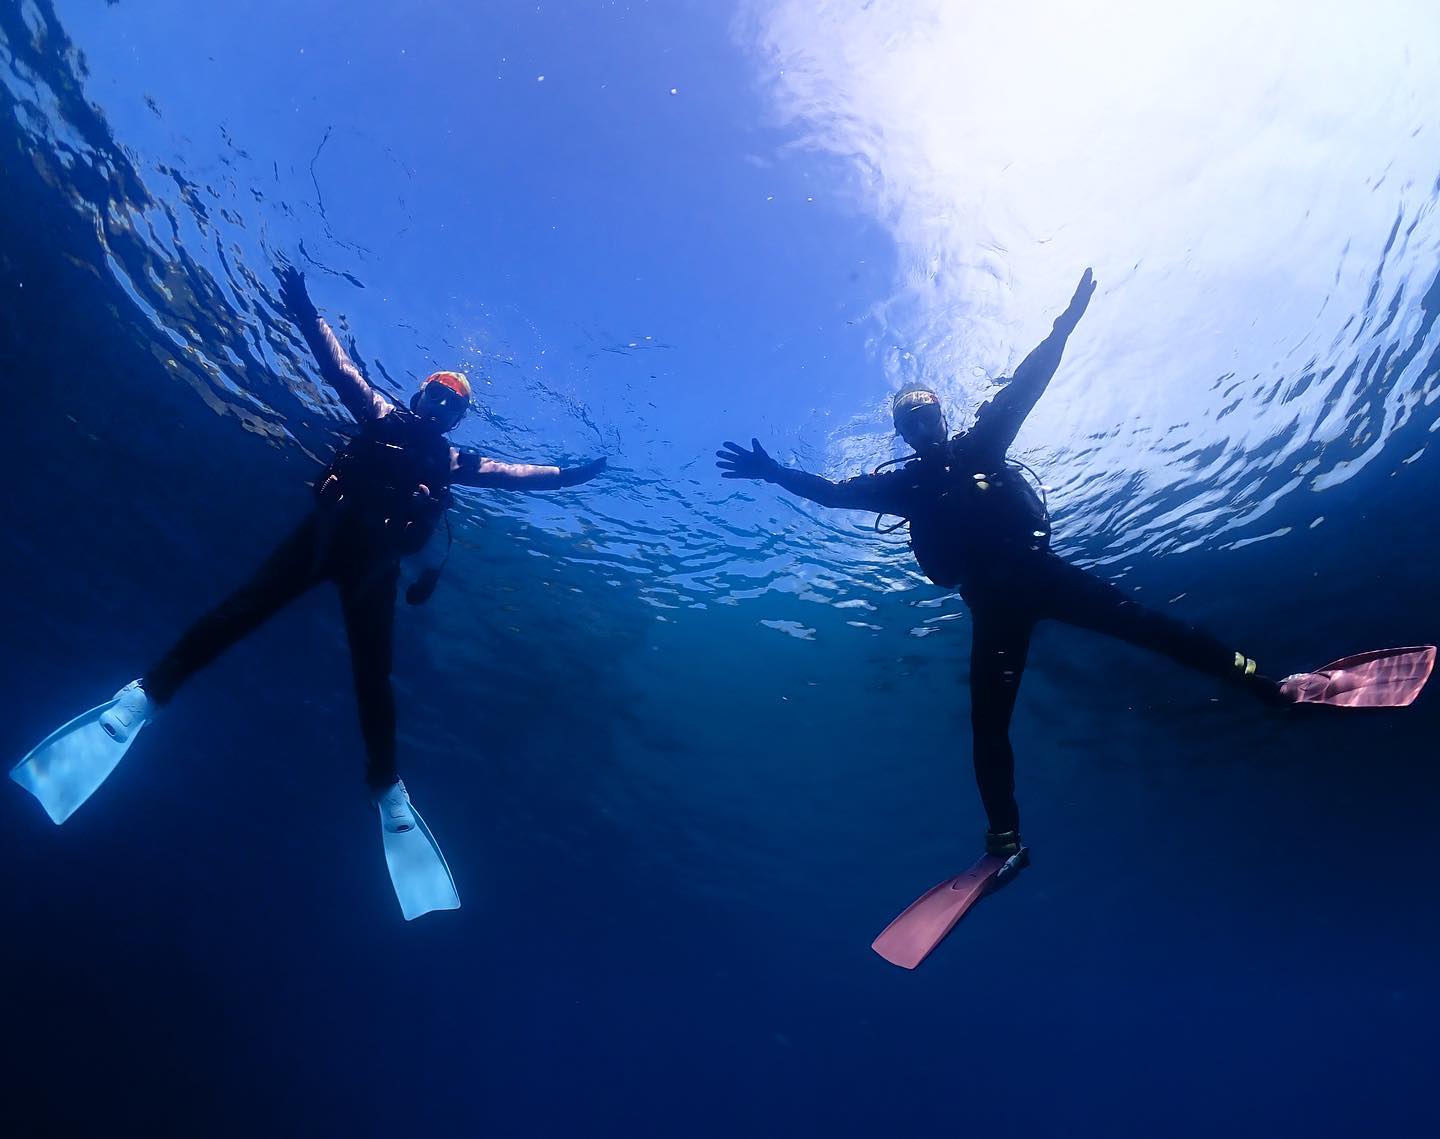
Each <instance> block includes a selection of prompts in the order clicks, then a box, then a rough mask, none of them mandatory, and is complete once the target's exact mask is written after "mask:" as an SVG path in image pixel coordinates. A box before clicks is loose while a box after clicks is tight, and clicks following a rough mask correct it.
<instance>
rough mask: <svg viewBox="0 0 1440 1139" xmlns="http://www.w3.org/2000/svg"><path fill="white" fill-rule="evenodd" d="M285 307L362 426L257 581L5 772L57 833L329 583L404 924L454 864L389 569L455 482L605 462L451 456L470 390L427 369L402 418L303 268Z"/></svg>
mask: <svg viewBox="0 0 1440 1139" xmlns="http://www.w3.org/2000/svg"><path fill="white" fill-rule="evenodd" d="M280 281H281V288H280V294H281V298H282V300H283V301H284V303H285V305H286V306H287V308H288V310H289V313H290V315H291V317H292V319H294V320H295V322H296V324H297V326H298V327H299V329H300V331H301V332H302V333H303V334H304V337H305V341H306V343H307V344H308V345H309V346H310V349H311V351H312V352H313V353H314V354H315V358H316V361H317V362H318V364H319V366H320V373H321V375H322V376H324V378H325V380H326V381H327V382H328V383H329V384H330V385H331V386H332V387H333V388H334V389H335V391H336V393H337V394H338V395H339V396H340V399H341V402H342V403H344V405H345V407H346V409H347V410H348V411H349V412H350V414H351V415H352V416H354V418H355V420H356V422H357V423H358V424H359V431H358V432H357V433H356V434H355V436H354V437H353V438H351V439H350V440H349V441H348V442H347V443H346V444H345V445H344V446H342V447H341V448H340V450H339V451H338V453H337V454H336V455H335V458H334V460H333V461H332V462H331V464H330V466H329V467H328V468H327V469H326V470H325V472H324V473H323V474H322V475H321V477H320V479H319V480H318V481H317V482H316V484H315V493H316V508H315V509H314V510H313V511H311V512H310V513H309V514H308V515H307V516H306V517H305V519H304V520H303V521H302V522H301V523H300V525H299V526H298V527H296V529H295V530H294V531H293V532H292V533H291V534H290V535H289V536H288V537H287V538H285V539H284V540H283V541H282V542H281V543H280V545H279V546H278V547H277V548H276V549H275V550H274V552H273V553H271V555H270V557H269V558H268V559H266V561H265V562H264V564H262V565H261V567H260V569H259V570H258V571H257V572H256V574H255V575H254V576H253V577H252V578H251V579H250V580H249V581H248V582H247V583H245V584H244V585H242V586H241V587H240V588H239V589H238V590H237V591H236V592H234V593H233V594H231V595H230V596H229V597H228V598H226V599H225V600H224V601H222V602H221V603H220V604H219V605H218V606H217V607H216V608H215V609H213V610H211V611H210V612H209V613H207V614H206V615H205V616H204V617H202V618H201V619H200V620H199V621H198V622H197V623H196V624H195V625H193V626H192V627H191V628H190V629H189V630H188V631H187V632H186V633H185V634H184V635H183V636H182V637H181V638H180V639H179V640H178V641H177V642H176V643H175V645H174V646H173V647H172V648H171V649H170V651H169V652H167V653H166V654H165V656H164V657H162V658H161V660H160V661H159V662H158V663H157V664H156V665H155V666H154V667H153V668H152V669H150V670H149V671H148V672H147V673H146V674H145V675H144V677H142V678H141V679H140V680H137V681H134V682H132V683H131V684H129V685H127V686H126V687H125V688H123V689H122V690H121V691H120V692H119V693H117V694H116V696H115V698H114V699H113V700H112V701H110V702H109V703H108V704H104V705H101V706H100V707H98V708H94V709H92V710H91V711H89V712H87V713H85V714H84V715H83V716H80V717H79V718H78V719H76V720H73V721H72V722H71V723H69V724H66V725H65V726H64V727H63V728H61V729H60V730H59V731H57V732H55V733H54V734H53V735H51V736H50V737H48V738H47V739H46V740H44V741H43V742H42V743H41V744H40V745H39V746H38V747H37V748H36V749H35V750H34V751H33V752H31V753H30V755H28V756H27V757H26V758H25V759H23V760H22V761H21V762H20V763H19V764H18V765H17V766H16V767H15V769H14V770H13V771H12V772H11V776H12V778H14V779H15V781H16V782H17V783H20V784H21V785H22V786H23V787H25V788H26V789H28V790H29V791H31V792H32V793H33V794H34V795H35V797H36V798H38V799H39V800H40V802H41V803H42V804H43V805H44V807H45V809H46V811H47V812H48V813H49V814H50V817H51V818H52V819H54V820H55V822H57V823H62V822H64V821H65V820H66V819H67V818H69V816H70V815H71V813H72V812H74V811H75V809H76V808H77V807H79V806H80V805H81V804H82V803H83V802H85V800H86V799H87V798H88V797H89V796H90V795H91V794H92V793H93V792H94V791H95V789H96V788H97V787H99V785H100V784H101V782H102V781H103V780H104V779H105V778H106V776H108V775H109V774H110V772H111V771H112V770H113V769H114V767H115V765H116V764H117V763H118V762H119V761H120V758H121V757H122V756H123V755H124V754H125V751H126V749H127V748H128V747H129V746H130V743H131V741H132V740H133V739H134V738H135V735H136V734H137V733H138V732H139V731H140V729H141V728H143V727H144V726H145V725H146V724H147V723H148V722H149V721H150V719H151V718H152V716H153V715H154V713H155V711H156V710H157V709H158V708H159V707H161V706H163V705H164V704H166V703H167V702H168V701H169V700H170V699H171V698H172V697H173V696H174V695H175V693H176V692H177V691H178V690H179V688H180V687H181V685H183V684H184V683H185V681H186V680H188V679H189V678H190V677H191V676H193V675H194V674H195V673H196V672H198V671H199V670H200V669H202V668H204V667H205V666H206V665H207V664H209V663H210V662H211V661H213V660H214V659H215V658H216V657H218V656H219V655H220V654H221V653H223V652H224V651H225V650H226V649H227V648H229V647H230V646H231V645H233V644H235V643H236V642H237V641H239V640H241V639H242V638H243V637H245V636H246V635H247V634H249V633H250V632H252V631H254V630H255V629H256V628H257V627H258V626H260V625H261V624H262V623H263V622H264V621H266V620H267V619H268V618H269V617H271V616H273V615H274V614H275V613H276V612H278V611H279V610H280V609H282V608H283V607H284V606H286V605H287V604H289V603H290V602H291V601H294V600H295V599H296V598H298V597H299V596H301V595H302V594H303V593H305V592H307V591H308V590H310V589H312V588H314V587H315V586H317V585H319V584H320V583H322V582H327V581H328V582H333V583H334V584H335V586H336V588H337V589H338V590H339V593H340V608H341V612H342V614H343V616H344V621H345V631H346V634H347V636H348V639H349V642H350V659H351V666H352V671H353V674H354V683H355V695H356V699H357V703H358V707H359V714H360V728H361V733H362V735H363V737H364V740H365V751H366V759H367V762H366V769H365V777H366V781H367V783H368V784H369V786H370V790H371V793H372V794H373V796H374V799H375V803H376V805H377V807H378V808H379V812H380V818H381V833H382V839H383V842H384V849H385V858H386V863H387V865H388V867H389V870H390V875H391V879H392V881H393V883H394V886H395V892H396V895H397V897H398V898H399V900H400V905H401V909H402V911H403V912H404V914H405V917H406V918H407V919H409V918H413V917H417V916H419V915H420V914H422V913H426V912H428V911H430V910H433V909H454V908H455V907H457V906H458V905H459V904H460V899H459V897H458V896H457V895H456V893H455V887H454V883H453V882H452V880H451V877H450V872H449V869H448V868H447V867H446V865H445V860H444V857H443V856H442V855H441V854H440V850H439V847H438V846H437V845H436V844H435V841H434V839H433V838H432V837H431V836H430V832H429V830H428V829H427V828H426V826H425V822H424V820H423V819H421V817H420V815H419V813H418V812H417V811H416V810H415V808H414V807H413V806H412V805H411V803H410V799H409V795H408V794H407V792H406V790H405V785H404V783H402V782H401V781H400V777H399V773H398V771H397V769H396V762H395V697H394V692H393V690H392V688H391V682H390V666H391V649H392V637H393V629H394V621H395V595H396V588H397V584H398V580H399V574H400V563H401V560H402V559H403V558H406V557H407V556H411V555H416V554H420V553H421V552H422V551H425V550H427V547H433V545H434V544H435V543H436V542H437V541H438V538H437V528H438V527H439V526H440V523H441V521H442V519H443V518H444V516H445V511H446V508H447V507H448V506H449V505H450V500H451V496H450V488H451V487H452V486H471V487H494V488H503V489H508V490H547V489H553V488H560V487H568V486H575V485H576V484H578V483H582V482H585V481H587V480H589V479H591V478H593V477H595V475H597V474H599V473H600V471H602V470H603V469H604V467H605V460H604V459H597V460H595V461H594V462H591V463H587V464H585V465H584V466H581V467H576V468H572V469H568V470H562V469H561V468H559V467H553V466H536V465H531V464H525V463H502V462H497V461H495V460H493V459H487V458H483V457H482V456H480V455H479V454H478V453H476V452H475V451H471V450H467V449H462V448H457V447H454V446H452V445H451V443H450V441H449V440H448V439H447V438H446V433H447V432H449V431H452V430H454V429H455V428H456V427H457V426H458V425H459V424H460V421H461V420H462V419H463V418H464V417H465V414H466V412H467V410H468V408H469V401H470V385H469V383H468V381H467V380H466V379H465V377H464V376H463V375H461V374H460V373H458V372H436V373H434V374H433V375H431V376H430V377H429V378H428V379H426V380H425V381H424V383H423V384H422V385H421V387H420V390H419V391H418V392H416V394H415V395H414V397H413V398H412V399H411V400H410V405H409V407H408V408H405V407H398V406H396V405H395V404H394V403H392V402H391V401H390V400H389V399H387V398H386V397H385V396H384V395H383V394H381V393H380V392H379V391H377V390H376V389H375V388H374V387H372V386H371V385H370V383H369V382H368V381H366V379H365V378H364V377H363V376H362V375H361V374H360V371H359V369H358V368H356V366H355V364H354V363H353V361H351V359H350V358H349V356H348V355H347V354H346V352H345V350H344V349H343V348H342V347H341V346H340V342H339V341H338V340H337V339H336V338H335V334H334V333H333V332H332V331H331V329H330V327H329V325H327V324H326V322H325V321H324V320H323V319H322V318H321V317H320V315H319V313H318V312H317V311H316V309H315V306H314V304H313V303H312V302H311V300H310V297H309V295H308V294H307V292H306V289H305V281H304V278H303V277H302V276H301V274H300V273H299V272H297V271H296V270H294V269H291V268H288V267H287V268H285V269H284V270H282V271H281V273H280ZM436 581H438V566H436V565H434V564H432V565H430V566H428V567H427V569H426V570H425V571H423V572H422V574H421V577H420V579H419V580H418V581H416V583H415V584H413V585H412V586H411V587H410V589H409V590H408V591H407V598H408V599H409V600H410V601H411V602H413V603H418V602H421V601H423V600H425V599H426V598H427V597H428V596H429V593H430V592H431V591H433V589H434V588H435V583H436Z"/></svg>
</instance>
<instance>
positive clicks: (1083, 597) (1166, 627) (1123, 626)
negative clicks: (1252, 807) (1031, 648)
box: [1040, 556, 1278, 697]
mask: <svg viewBox="0 0 1440 1139" xmlns="http://www.w3.org/2000/svg"><path fill="white" fill-rule="evenodd" d="M1043 580H1044V585H1043V587H1042V588H1041V590H1040V594H1041V596H1042V598H1043V602H1042V603H1043V605H1044V607H1045V610H1044V611H1045V616H1047V617H1053V618H1055V619H1056V620H1059V621H1064V622H1065V623H1066V624H1070V625H1077V626H1079V627H1080V628H1082V629H1089V630H1091V631H1093V632H1096V633H1104V634H1105V635H1107V636H1111V637H1117V638H1119V639H1120V640H1122V641H1126V642H1128V643H1129V644H1132V645H1137V646H1139V647H1140V648H1142V649H1149V650H1150V651H1151V652H1156V653H1160V654H1161V655H1162V656H1166V657H1169V658H1170V659H1171V660H1173V661H1175V662H1176V663H1177V664H1182V665H1184V666H1186V667H1187V668H1193V669H1195V670H1196V671H1198V672H1204V673H1208V674H1209V675H1211V676H1217V677H1220V678H1221V679H1224V680H1235V681H1239V682H1241V683H1244V684H1246V685H1247V686H1248V687H1251V688H1253V689H1254V690H1255V692H1256V694H1257V695H1259V696H1262V697H1265V696H1270V697H1273V696H1275V695H1276V693H1278V686H1277V685H1276V684H1275V682H1274V681H1272V680H1269V679H1268V678H1266V677H1263V676H1260V675H1258V674H1257V672H1256V668H1255V662H1254V661H1253V660H1252V659H1251V658H1250V657H1248V656H1246V655H1245V654H1244V653H1240V652H1237V651H1235V649H1234V648H1232V647H1231V646H1229V645H1227V644H1225V643H1224V642H1223V641H1221V640H1219V639H1218V638H1217V637H1215V636H1213V635H1212V634H1210V633H1208V632H1206V631H1205V630H1204V629H1201V628H1200V627H1198V626H1196V625H1192V624H1190V623H1189V622H1187V621H1181V620H1178V619H1176V618H1174V617H1171V616H1169V615H1168V614H1165V613H1161V612H1160V611H1159V610H1156V609H1151V608H1150V607H1149V606H1146V605H1141V604H1140V603H1139V602H1137V601H1133V600H1131V599H1130V598H1128V597H1126V596H1125V595H1124V594H1123V593H1121V592H1120V590H1118V589H1116V588H1115V586H1113V585H1111V584H1110V583H1109V582H1106V581H1102V580H1101V579H1100V578H1098V577H1096V576H1094V575H1093V574H1090V573H1087V572H1086V571H1085V570H1082V569H1080V568H1079V567H1077V566H1072V565H1070V564H1068V563H1067V562H1064V561H1062V560H1061V559H1060V558H1058V557H1054V556H1052V557H1051V558H1050V559H1049V565H1048V566H1047V567H1046V571H1045V574H1044V579H1043Z"/></svg>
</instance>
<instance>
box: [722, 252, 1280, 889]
mask: <svg viewBox="0 0 1440 1139" xmlns="http://www.w3.org/2000/svg"><path fill="white" fill-rule="evenodd" d="M1094 292H1095V281H1094V278H1093V277H1092V275H1091V272H1090V270H1088V269H1087V270H1085V275H1084V276H1083V277H1082V278H1081V280H1080V286H1079V288H1078V289H1076V290H1075V296H1074V298H1073V299H1072V300H1071V301H1070V305H1069V307H1068V308H1067V309H1066V310H1065V311H1064V312H1063V313H1062V314H1061V315H1060V317H1059V318H1058V319H1057V320H1056V321H1055V326H1054V331H1052V332H1051V333H1050V335H1049V336H1047V337H1046V338H1045V340H1044V341H1042V342H1041V343H1040V345H1039V346H1038V347H1037V348H1036V349H1035V350H1034V351H1033V352H1031V353H1030V355H1029V356H1027V357H1026V358H1025V359H1024V360H1023V361H1022V362H1021V364H1020V366H1019V367H1018V368H1016V369H1015V375H1014V377H1013V378H1012V379H1011V380H1010V382H1009V383H1008V384H1007V385H1006V386H1005V387H1003V388H1001V390H1000V391H999V392H998V393H997V394H996V395H995V397H994V398H993V399H992V400H990V402H989V403H987V404H985V405H984V406H983V407H982V408H981V409H980V411H979V413H978V414H977V416H976V418H975V425H974V426H973V427H972V428H970V430H969V431H962V432H960V433H959V434H957V435H954V436H953V437H952V436H949V434H948V430H947V427H946V423H945V415H944V412H943V410H942V409H941V406H940V401H939V399H938V398H937V397H936V395H935V393H934V392H932V391H930V390H928V389H926V388H923V387H919V386H917V385H912V386H909V387H906V388H904V389H902V390H901V391H900V392H899V393H897V394H896V396H895V399H894V403H893V411H894V419H895V429H896V431H897V432H898V433H899V434H900V436H901V437H902V438H903V439H904V440H905V442H906V443H908V444H909V445H910V446H911V447H913V448H914V449H915V455H914V457H913V458H911V459H910V460H908V461H907V462H906V463H905V464H904V466H902V467H900V468H899V469H898V470H894V471H888V472H884V473H875V474H868V475H860V476H858V477H856V478H852V479H846V480H845V481H844V482H840V483H833V482H830V481H829V480H828V479H824V478H821V477H820V476H818V475H812V474H807V473H806V472H804V471H798V470H794V469H791V468H786V467H782V466H781V465H780V464H779V463H777V462H776V461H775V460H774V459H773V458H771V457H770V456H769V455H768V454H767V453H766V452H765V450H764V449H763V448H762V447H761V446H760V442H759V440H752V441H751V442H752V446H753V449H752V450H746V449H745V448H743V447H740V446H738V445H737V444H735V443H726V444H725V450H722V451H717V452H716V456H717V460H718V461H717V463H716V465H717V466H719V467H720V468H721V470H722V471H723V472H724V477H725V478H732V479H733V478H742V479H763V480H765V481H766V482H773V483H776V484H778V485H779V486H781V487H782V488H784V489H785V490H788V491H789V492H790V493H791V494H796V495H799V496H801V497H802V498H808V499H809V500H810V501H811V502H817V503H819V504H820V505H821V506H835V507H845V508H849V509H853V510H873V511H874V512H875V513H876V514H881V515H884V514H889V515H894V516H895V517H898V518H903V519H906V520H908V521H909V523H910V545H911V548H912V549H913V550H914V552H915V559H916V561H918V562H919V563H920V568H921V569H923V570H924V571H925V574H926V576H927V577H929V578H930V580H931V581H933V582H934V583H935V584H936V585H942V586H945V587H946V588H958V589H959V591H960V595H961V596H962V597H963V598H964V599H965V603H966V605H968V606H969V608H970V612H971V616H972V618H973V620H974V634H973V641H972V646H971V652H970V695H971V722H972V726H973V730H974V740H975V749H974V760H975V778H976V782H977V783H978V784H979V787H980V797H981V800H982V801H983V802H984V805H985V812H986V815H987V817H988V819H989V824H990V829H989V831H988V833H987V834H986V837H985V846H986V850H987V852H988V853H990V854H995V855H1002V856H1005V857H1007V858H1017V859H1019V861H1017V864H1016V868H1017V869H1018V867H1019V866H1020V865H1023V855H1024V847H1023V845H1022V843H1021V841H1020V809H1019V807H1018V806H1017V805H1016V802H1015V755H1014V752H1013V751H1012V750H1011V747H1010V717H1011V713H1012V712H1013V710H1014V707H1015V697H1016V695H1017V693H1018V692H1019V689H1020V678H1021V676H1022V675H1023V674H1024V671H1025V659H1026V655H1027V653H1028V651H1029V648H1030V635H1031V633H1032V631H1033V630H1034V628H1035V625H1036V623H1037V622H1039V621H1042V620H1044V619H1046V618H1050V619H1053V620H1057V621H1065V622H1067V623H1068V624H1071V625H1078V626H1080V627H1081V628H1084V629H1091V630H1094V631H1095V632H1098V633H1105V634H1108V635H1110V636H1112V637H1118V638H1120V639H1121V640H1125V641H1129V642H1130V643H1131V644H1134V645H1139V646H1140V647H1142V648H1146V649H1150V650H1152V651H1154V652H1158V653H1162V654H1164V655H1165V656H1168V657H1170V658H1171V659H1172V660H1175V661H1178V662H1179V663H1180V664H1183V665H1187V666H1188V667H1190V668H1194V669H1198V670H1199V671H1201V672H1207V673H1210V674H1211V675H1213V676H1218V677H1224V678H1227V679H1233V680H1237V681H1239V682H1241V683H1243V684H1245V685H1246V686H1248V687H1250V688H1251V689H1252V690H1253V691H1254V692H1255V693H1256V694H1257V695H1259V696H1261V697H1262V698H1265V699H1271V700H1278V699H1279V698H1280V697H1279V685H1277V684H1276V683H1275V682H1274V681H1272V680H1269V679H1267V678H1266V677H1263V676H1260V675H1259V674H1258V673H1257V672H1256V668H1255V662H1254V661H1253V660H1251V659H1250V658H1249V657H1247V656H1245V655H1244V654H1243V653H1239V652H1235V651H1234V650H1233V649H1231V648H1230V647H1228V646H1226V645H1224V644H1222V643H1221V642H1220V641H1218V640H1216V639H1215V638H1214V637H1212V636H1211V635H1210V634H1208V633H1206V632H1204V631H1202V630H1200V629H1197V628H1196V627H1195V626H1193V625H1188V624H1186V623H1184V622H1183V621H1177V620H1176V619H1175V618H1173V617H1168V616H1166V615H1164V614H1163V613H1159V612H1156V611H1155V610H1153V609H1148V608H1146V607H1145V606H1143V605H1139V604H1137V603H1136V602H1134V601H1132V600H1130V599H1129V598H1127V597H1126V596H1125V595H1124V594H1122V593H1121V592H1120V591H1119V590H1118V589H1116V588H1115V587H1114V586H1112V585H1109V584H1107V583H1106V582H1104V581H1101V580H1100V579H1099V578H1097V577H1094V576H1092V575H1091V574H1089V573H1086V572H1085V571H1084V570H1082V569H1079V568H1077V567H1076V566H1072V565H1070V564H1069V563H1067V562H1065V561H1063V560H1062V559H1061V558H1060V557H1059V556H1057V555H1056V554H1054V553H1052V552H1051V550H1050V525H1049V518H1048V515H1047V513H1046V511H1045V508H1044V505H1043V503H1042V502H1041V501H1040V499H1039V497H1038V496H1037V495H1036V493H1035V491H1034V490H1033V489H1031V487H1030V485H1029V483H1027V482H1026V481H1025V479H1024V478H1023V477H1021V474H1020V472H1019V470H1018V469H1017V468H1016V467H1015V466H1014V465H1012V464H1011V462H1010V461H1009V460H1008V459H1007V458H1006V452H1007V451H1008V449H1009V447H1010V444H1011V443H1012V442H1013V441H1014V439H1015V435H1016V433H1017V432H1018V431H1019V430H1020V425H1021V424H1022V423H1023V422H1024V420H1025V417H1026V416H1027V415H1028V414H1029V413H1030V409H1031V408H1033V407H1034V406H1035V403H1036V401H1037V400H1039V398H1040V396H1041V395H1042V394H1044V391H1045V387H1046V385H1047V384H1048V383H1049V382H1050V378H1051V377H1052V376H1053V375H1054V374H1055V370H1056V368H1058V367H1059V365H1060V356H1061V353H1062V352H1063V351H1064V348H1065V341H1066V340H1067V339H1068V338H1069V336H1070V334H1071V333H1072V332H1073V331H1074V330H1075V326H1076V324H1078V323H1079V320H1080V318H1081V316H1083V315H1084V313H1085V308H1086V306H1087V305H1088V304H1089V303H1090V297H1091V296H1092V295H1093V294H1094Z"/></svg>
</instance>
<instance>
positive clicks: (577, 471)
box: [560, 456, 609, 486]
mask: <svg viewBox="0 0 1440 1139" xmlns="http://www.w3.org/2000/svg"><path fill="white" fill-rule="evenodd" d="M608 465H609V464H608V461H607V460H606V459H605V457H604V456H601V457H600V458H598V459H591V460H590V461H589V462H588V463H581V464H580V466H578V467H562V468H561V470H560V485H561V486H579V485H580V484H581V483H582V482H589V481H590V480H591V479H593V478H594V477H595V476H596V475H598V474H599V473H600V472H601V471H603V470H604V469H605V468H606V466H608Z"/></svg>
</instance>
